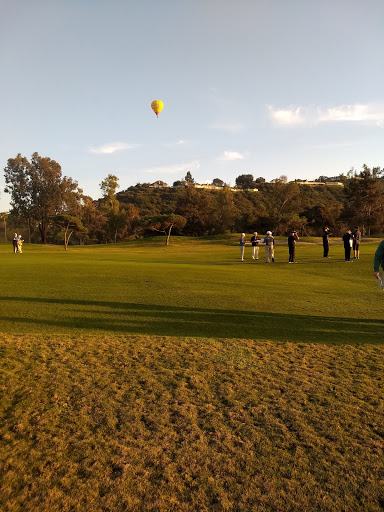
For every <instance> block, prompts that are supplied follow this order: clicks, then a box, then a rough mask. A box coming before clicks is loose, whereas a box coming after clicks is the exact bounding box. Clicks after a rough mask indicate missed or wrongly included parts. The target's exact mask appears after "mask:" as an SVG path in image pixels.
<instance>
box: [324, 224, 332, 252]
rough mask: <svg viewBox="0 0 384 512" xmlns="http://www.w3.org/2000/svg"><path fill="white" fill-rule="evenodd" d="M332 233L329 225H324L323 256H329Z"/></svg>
mask: <svg viewBox="0 0 384 512" xmlns="http://www.w3.org/2000/svg"><path fill="white" fill-rule="evenodd" d="M330 234H331V232H330V230H329V227H328V226H324V227H323V258H329V256H328V253H329V235H330Z"/></svg>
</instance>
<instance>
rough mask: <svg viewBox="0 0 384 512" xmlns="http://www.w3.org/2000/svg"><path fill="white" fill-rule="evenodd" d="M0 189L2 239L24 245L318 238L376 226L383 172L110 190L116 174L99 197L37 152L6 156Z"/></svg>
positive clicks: (383, 199)
mask: <svg viewBox="0 0 384 512" xmlns="http://www.w3.org/2000/svg"><path fill="white" fill-rule="evenodd" d="M4 172H5V181H6V188H5V192H7V193H9V194H10V195H11V205H12V209H11V211H10V212H2V213H1V219H2V224H3V230H2V238H3V239H10V234H13V232H14V231H17V232H20V231H21V232H24V238H25V240H27V241H31V242H42V243H46V242H48V243H63V241H64V239H65V240H67V237H68V236H71V235H72V238H71V241H72V243H82V244H84V243H107V242H117V241H121V240H126V239H130V238H132V237H141V236H146V235H152V234H154V233H164V234H165V235H167V238H168V239H169V236H170V235H171V231H172V233H176V234H179V235H189V236H202V235H214V234H221V233H226V232H247V233H249V232H253V231H255V230H256V231H258V232H261V233H263V232H265V231H266V230H271V231H273V232H274V234H276V235H285V234H287V233H288V231H289V230H290V229H292V228H294V229H296V230H298V231H299V232H300V233H301V235H302V236H310V235H314V236H316V235H320V234H321V230H322V227H323V226H324V225H328V226H329V227H330V228H331V230H332V232H333V233H334V234H335V235H340V234H341V233H342V232H343V231H344V229H345V228H346V227H353V226H355V225H358V226H360V228H361V230H362V231H363V234H365V235H372V234H374V233H375V234H378V233H382V232H383V230H384V179H383V178H384V169H381V168H380V167H375V168H372V169H370V168H368V167H367V166H366V165H364V166H363V168H362V171H361V172H356V171H354V170H352V171H350V172H349V173H348V174H347V175H344V174H340V175H339V176H336V177H332V178H328V177H325V176H321V177H320V178H318V180H316V181H315V182H310V183H308V182H303V181H293V182H287V179H286V177H284V176H281V177H280V178H278V179H276V180H273V181H272V182H269V183H267V182H266V181H265V179H264V178H262V177H259V178H256V179H254V177H253V175H251V174H246V175H240V176H238V178H237V179H236V187H234V188H230V187H228V186H227V185H226V184H225V183H224V182H223V181H222V180H220V179H219V178H215V180H213V182H212V184H211V185H204V186H203V185H198V184H196V183H195V182H194V179H193V177H192V176H191V174H190V173H187V175H186V176H185V178H184V179H182V180H179V181H177V182H175V183H174V184H173V185H174V186H172V187H169V186H168V185H167V184H165V183H163V182H161V181H158V182H155V183H154V184H148V183H147V184H145V183H144V184H140V183H138V184H137V185H135V186H132V187H129V188H128V189H127V190H124V191H118V188H119V180H118V177H117V176H115V175H113V174H109V175H108V176H107V177H106V178H105V179H104V180H103V181H102V182H101V183H100V190H101V197H100V198H99V199H96V200H95V199H93V198H91V197H89V196H86V195H84V194H83V191H82V190H81V189H80V188H79V186H78V183H77V182H76V181H74V180H72V178H69V177H67V176H63V175H62V172H61V167H60V165H59V164H58V163H57V162H55V161H54V160H51V159H50V158H47V157H41V156H40V155H38V153H34V154H33V155H32V158H31V161H29V160H28V159H27V158H26V157H23V156H22V155H20V154H19V155H17V156H16V158H10V159H9V160H8V163H7V166H6V167H5V169H4Z"/></svg>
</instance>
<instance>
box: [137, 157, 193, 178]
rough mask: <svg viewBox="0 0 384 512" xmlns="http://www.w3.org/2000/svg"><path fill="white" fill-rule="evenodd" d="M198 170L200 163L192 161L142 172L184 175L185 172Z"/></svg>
mask: <svg viewBox="0 0 384 512" xmlns="http://www.w3.org/2000/svg"><path fill="white" fill-rule="evenodd" d="M199 168H200V162H199V161H198V160H192V161H191V162H184V163H180V164H172V165H161V166H158V167H152V168H150V169H145V170H144V172H147V173H150V174H158V175H160V174H176V173H186V172H187V171H192V170H194V169H199Z"/></svg>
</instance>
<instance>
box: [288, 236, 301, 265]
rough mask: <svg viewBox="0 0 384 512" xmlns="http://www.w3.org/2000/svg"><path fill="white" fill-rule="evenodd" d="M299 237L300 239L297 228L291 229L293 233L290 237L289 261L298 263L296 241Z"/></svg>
mask: <svg viewBox="0 0 384 512" xmlns="http://www.w3.org/2000/svg"><path fill="white" fill-rule="evenodd" d="M298 239H299V235H298V234H297V231H295V230H293V231H291V234H290V235H289V237H288V251H289V260H288V263H296V261H295V249H296V242H297V240H298Z"/></svg>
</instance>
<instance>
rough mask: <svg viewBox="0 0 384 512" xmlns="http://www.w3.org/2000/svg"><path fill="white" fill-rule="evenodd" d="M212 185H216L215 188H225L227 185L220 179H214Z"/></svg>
mask: <svg viewBox="0 0 384 512" xmlns="http://www.w3.org/2000/svg"><path fill="white" fill-rule="evenodd" d="M212 185H214V186H215V187H224V186H225V183H224V181H223V180H221V179H220V178H214V179H213V180H212Z"/></svg>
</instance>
